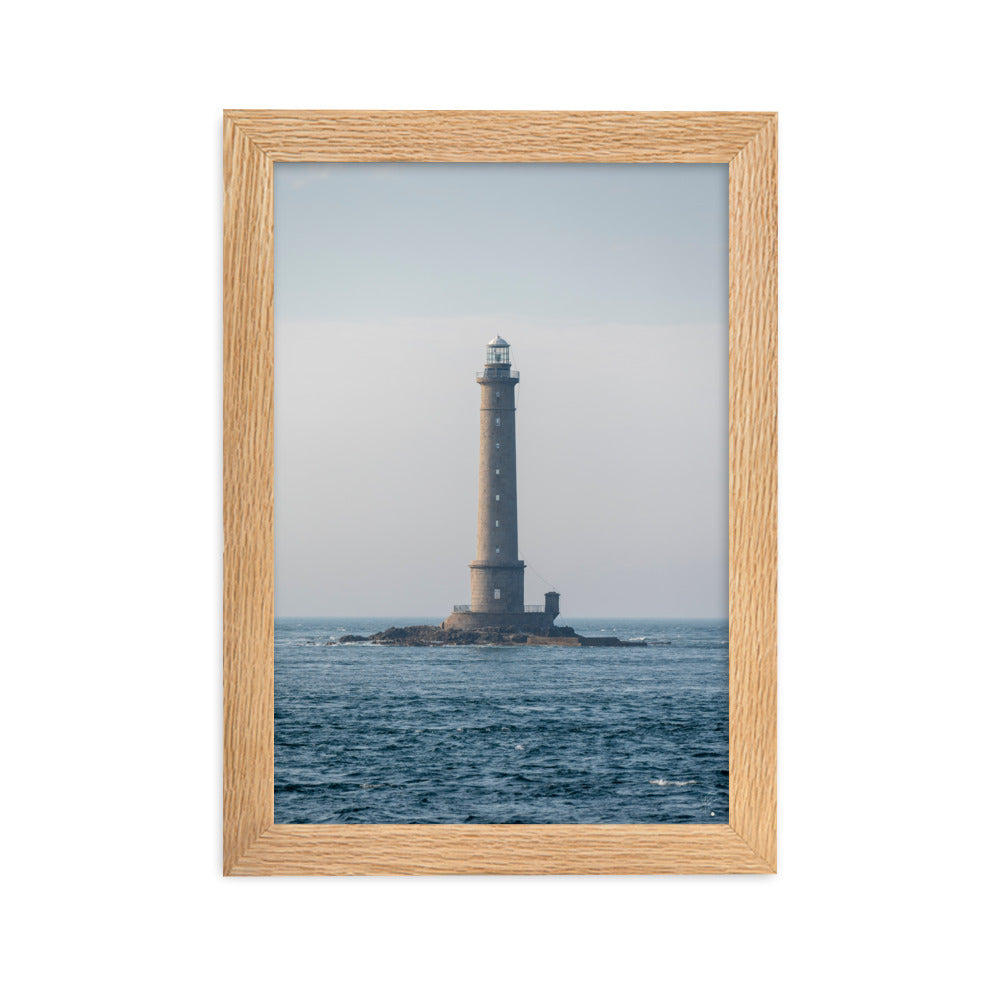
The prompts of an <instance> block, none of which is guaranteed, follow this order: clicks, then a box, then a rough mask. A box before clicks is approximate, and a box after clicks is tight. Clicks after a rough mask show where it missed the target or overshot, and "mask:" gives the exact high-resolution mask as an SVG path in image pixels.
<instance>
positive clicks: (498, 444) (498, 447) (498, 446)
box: [497, 441, 500, 451]
mask: <svg viewBox="0 0 1000 1000" xmlns="http://www.w3.org/2000/svg"><path fill="white" fill-rule="evenodd" d="M499 450H500V442H499V441H497V451H499Z"/></svg>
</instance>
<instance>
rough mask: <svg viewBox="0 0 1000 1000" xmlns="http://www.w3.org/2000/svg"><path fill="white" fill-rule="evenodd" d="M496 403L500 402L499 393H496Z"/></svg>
mask: <svg viewBox="0 0 1000 1000" xmlns="http://www.w3.org/2000/svg"><path fill="white" fill-rule="evenodd" d="M497 402H498V403H499V402H500V393H499V392H498V393H497Z"/></svg>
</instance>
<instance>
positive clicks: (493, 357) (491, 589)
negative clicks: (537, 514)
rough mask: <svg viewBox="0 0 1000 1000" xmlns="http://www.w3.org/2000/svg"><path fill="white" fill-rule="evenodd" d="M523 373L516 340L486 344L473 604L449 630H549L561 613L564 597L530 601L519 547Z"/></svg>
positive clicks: (452, 619)
mask: <svg viewBox="0 0 1000 1000" xmlns="http://www.w3.org/2000/svg"><path fill="white" fill-rule="evenodd" d="M519 381H520V373H519V372H517V371H514V370H513V369H512V368H511V366H510V344H508V343H507V341H506V340H504V339H503V338H502V337H494V338H493V340H491V341H490V342H489V344H487V345H486V364H485V366H484V367H483V370H482V371H479V372H476V382H478V383H479V386H480V394H481V395H480V406H479V493H478V521H477V531H476V558H475V559H474V560H473V561H472V562H471V563H470V564H469V565H470V568H471V570H472V603H471V604H466V605H456V606H455V610H454V613H453V614H452V615H450V616H449V617H448V619H447V620H446V621H445V622H444V623H443V625H444V627H445V628H483V627H487V626H497V625H500V626H503V625H507V626H512V627H515V628H519V629H525V630H544V629H547V628H549V627H550V626H551V625H552V623H553V621H554V620H555V618H556V616H557V615H558V614H559V595H558V594H557V593H555V592H552V593H549V594H546V595H545V604H544V606H539V607H525V605H524V563H523V562H522V561H521V560H520V559H519V558H518V548H517V453H516V447H515V437H514V387H515V386H516V385H517V384H518V382H519Z"/></svg>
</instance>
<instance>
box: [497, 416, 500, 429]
mask: <svg viewBox="0 0 1000 1000" xmlns="http://www.w3.org/2000/svg"><path fill="white" fill-rule="evenodd" d="M499 426H500V418H499V417H497V427H499Z"/></svg>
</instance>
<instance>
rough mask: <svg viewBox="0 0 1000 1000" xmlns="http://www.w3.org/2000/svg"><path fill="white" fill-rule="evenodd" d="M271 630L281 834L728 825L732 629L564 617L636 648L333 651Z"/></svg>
mask: <svg viewBox="0 0 1000 1000" xmlns="http://www.w3.org/2000/svg"><path fill="white" fill-rule="evenodd" d="M417 624H437V622H429V621H427V620H426V619H400V618H396V619H391V620H390V619H382V618H284V619H278V621H277V622H276V624H275V640H274V644H275V746H274V758H275V787H274V818H275V822H277V823H726V822H728V818H729V770H728V768H729V748H728V730H729V725H728V723H729V719H728V663H729V643H728V634H729V630H728V623H727V622H725V621H718V620H686V621H682V620H663V619H657V620H646V619H617V620H614V619H612V620H605V619H586V620H581V619H569V620H563V619H562V618H560V619H559V624H560V625H572V626H573V627H574V628H575V629H576V630H577V631H578V632H579V633H580V634H581V635H617V636H618V637H619V638H621V639H637V638H645V639H646V640H647V641H648V642H649V643H650V644H649V645H648V646H645V647H635V648H599V647H591V648H579V647H560V646H514V647H511V646H486V647H484V646H455V647H399V646H375V645H368V644H361V645H358V644H345V645H336V644H334V645H326V643H328V642H330V641H335V640H336V639H337V638H338V637H339V636H341V635H346V634H348V633H353V634H360V635H370V634H372V633H374V632H378V631H381V630H383V629H386V628H389V627H391V626H393V625H400V626H402V625H417Z"/></svg>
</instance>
